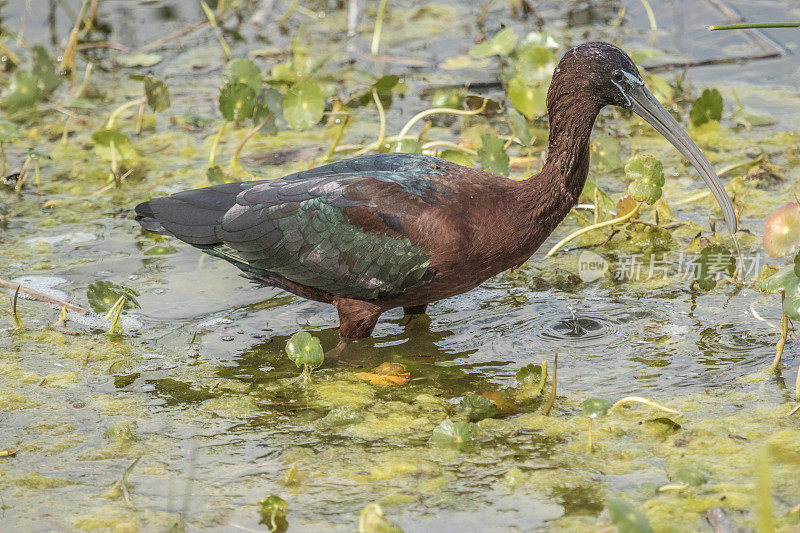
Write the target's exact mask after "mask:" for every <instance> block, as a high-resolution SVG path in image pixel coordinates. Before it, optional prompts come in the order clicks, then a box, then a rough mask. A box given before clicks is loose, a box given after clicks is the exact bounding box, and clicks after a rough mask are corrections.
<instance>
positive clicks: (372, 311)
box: [331, 298, 385, 339]
mask: <svg viewBox="0 0 800 533" xmlns="http://www.w3.org/2000/svg"><path fill="white" fill-rule="evenodd" d="M331 303H333V305H335V306H336V309H337V310H338V311H339V333H340V334H341V336H342V339H363V338H364V337H369V336H370V334H371V333H372V330H373V329H375V324H377V323H378V318H379V317H380V316H381V313H383V312H384V310H385V309H384V308H383V307H381V306H379V305H377V304H374V303H371V302H367V301H364V300H353V299H350V298H334V299H333V302H331Z"/></svg>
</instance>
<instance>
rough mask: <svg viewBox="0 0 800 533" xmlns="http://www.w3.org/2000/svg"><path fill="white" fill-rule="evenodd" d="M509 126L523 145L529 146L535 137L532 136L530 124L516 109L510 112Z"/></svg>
mask: <svg viewBox="0 0 800 533" xmlns="http://www.w3.org/2000/svg"><path fill="white" fill-rule="evenodd" d="M508 125H509V127H510V128H511V133H513V134H514V137H516V138H517V139H519V141H520V142H521V143H522V144H523V145H525V146H528V145H529V144H530V143H531V139H532V138H533V137H532V136H531V130H530V128H528V122H527V121H526V120H525V117H523V116H522V115H521V114H520V113H519V112H518V111H517V110H516V109H509V110H508Z"/></svg>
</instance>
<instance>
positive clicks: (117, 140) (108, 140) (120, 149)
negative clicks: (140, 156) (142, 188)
mask: <svg viewBox="0 0 800 533" xmlns="http://www.w3.org/2000/svg"><path fill="white" fill-rule="evenodd" d="M92 140H94V151H95V152H96V153H97V155H98V156H100V157H101V158H103V159H104V160H106V161H112V160H116V161H117V163H130V162H132V161H135V160H136V150H135V149H134V148H133V145H132V144H131V141H130V139H128V136H127V135H125V134H124V133H122V132H120V131H118V130H100V131H96V132H94V133H93V134H92Z"/></svg>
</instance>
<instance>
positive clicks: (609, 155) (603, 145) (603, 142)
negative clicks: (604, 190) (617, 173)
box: [592, 135, 622, 170]
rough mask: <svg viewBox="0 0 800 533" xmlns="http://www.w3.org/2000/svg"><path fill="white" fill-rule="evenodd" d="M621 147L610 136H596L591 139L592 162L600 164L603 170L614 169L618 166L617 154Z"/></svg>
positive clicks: (618, 158)
mask: <svg viewBox="0 0 800 533" xmlns="http://www.w3.org/2000/svg"><path fill="white" fill-rule="evenodd" d="M620 150H622V146H621V145H620V144H619V141H618V140H617V139H615V138H614V137H612V136H611V135H598V136H597V137H595V138H594V139H592V154H593V155H594V156H595V158H594V161H596V162H598V163H600V165H601V166H602V167H603V168H606V169H609V170H610V169H615V168H617V167H618V166H619V163H620V157H619V153H620Z"/></svg>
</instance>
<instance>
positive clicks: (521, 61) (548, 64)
mask: <svg viewBox="0 0 800 533" xmlns="http://www.w3.org/2000/svg"><path fill="white" fill-rule="evenodd" d="M515 55H516V56H517V61H516V64H515V71H516V73H517V75H518V76H520V77H521V78H522V79H523V80H525V81H526V82H528V83H542V82H548V81H550V78H551V77H552V75H553V69H554V68H555V65H556V56H555V54H553V52H552V51H551V50H549V49H547V48H545V47H543V46H536V45H525V46H524V47H520V48H518V49H517V51H516V53H515Z"/></svg>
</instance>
